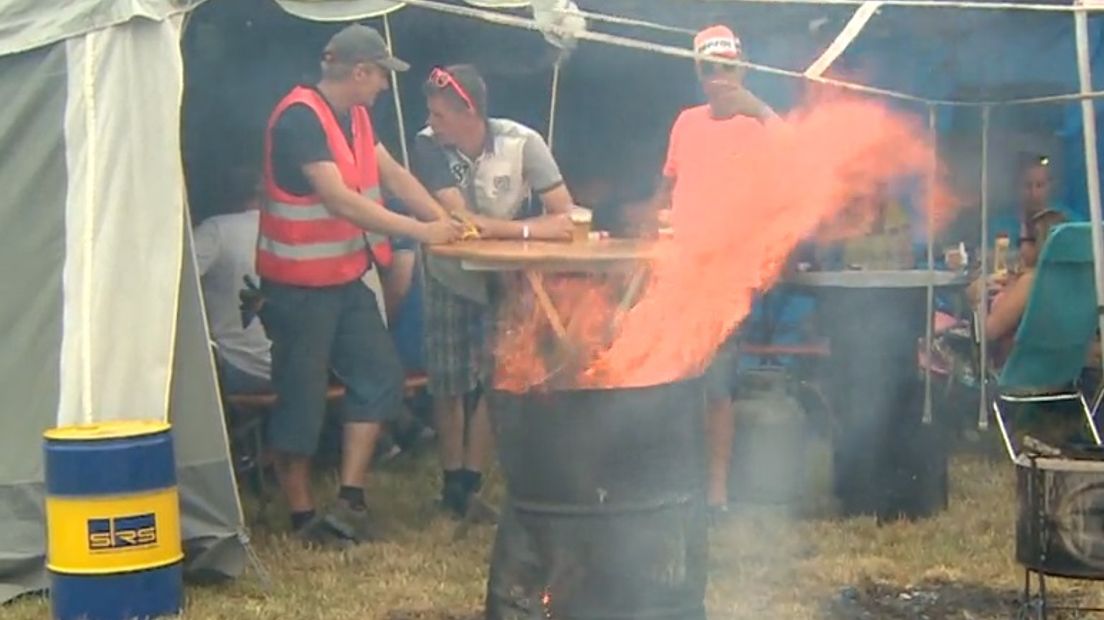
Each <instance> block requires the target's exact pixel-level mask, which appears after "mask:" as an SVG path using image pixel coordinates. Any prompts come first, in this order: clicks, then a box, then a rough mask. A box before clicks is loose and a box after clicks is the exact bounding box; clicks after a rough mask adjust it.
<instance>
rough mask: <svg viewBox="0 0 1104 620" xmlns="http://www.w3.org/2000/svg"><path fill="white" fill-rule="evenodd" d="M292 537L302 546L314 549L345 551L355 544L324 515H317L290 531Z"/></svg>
mask: <svg viewBox="0 0 1104 620" xmlns="http://www.w3.org/2000/svg"><path fill="white" fill-rule="evenodd" d="M292 538H294V539H296V540H298V541H299V542H300V543H302V544H303V546H304V547H306V548H308V549H312V550H315V551H345V550H347V549H351V548H352V547H354V546H355V545H356V541H355V540H353V539H352V538H351V537H349V536H348V535H347V534H346V533H345V532H344V531H343V530H342V529H341V528H340V527H334V524H333V523H332V522H331V521H330V520H329V519H328V518H327V517H325V516H322V515H319V516H316V517H314V518H313V519H311V520H310V521H308V522H306V523H305V524H303V526H302V527H300V528H299V529H297V530H295V531H294V532H292Z"/></svg>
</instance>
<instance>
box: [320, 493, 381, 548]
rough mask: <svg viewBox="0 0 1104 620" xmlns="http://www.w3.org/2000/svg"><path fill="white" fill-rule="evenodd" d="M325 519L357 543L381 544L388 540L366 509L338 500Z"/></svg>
mask: <svg viewBox="0 0 1104 620" xmlns="http://www.w3.org/2000/svg"><path fill="white" fill-rule="evenodd" d="M323 519H324V520H325V521H326V523H327V524H329V525H330V527H332V528H333V529H335V530H336V531H338V532H340V533H341V534H342V535H343V536H345V537H346V538H349V539H351V540H353V541H355V542H360V543H366V542H380V541H382V540H384V539H385V538H386V535H385V533H384V531H383V529H382V528H380V527H379V525H378V523H377V522H376V520H375V519H374V518H373V517H372V515H371V514H369V512H368V511H367V510H366V509H364V508H359V509H358V508H353V507H352V506H350V505H349V503H348V502H346V501H345V500H342V499H338V500H337V501H336V502H335V503H334V505H333V507H332V508H330V510H329V511H327V512H326V514H325V516H324V517H323Z"/></svg>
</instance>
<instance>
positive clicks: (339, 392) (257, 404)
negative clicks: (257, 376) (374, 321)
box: [226, 374, 428, 411]
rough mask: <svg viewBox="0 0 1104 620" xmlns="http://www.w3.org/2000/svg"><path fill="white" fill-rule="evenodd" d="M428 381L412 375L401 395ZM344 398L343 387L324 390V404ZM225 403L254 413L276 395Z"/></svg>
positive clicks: (269, 404)
mask: <svg viewBox="0 0 1104 620" xmlns="http://www.w3.org/2000/svg"><path fill="white" fill-rule="evenodd" d="M426 383H428V379H427V378H426V376H425V375H423V374H414V375H409V376H407V377H406V381H405V382H404V383H403V393H404V395H405V396H406V397H407V398H409V397H411V396H413V395H414V394H416V393H417V392H418V391H419V390H421V389H423V388H425V386H426ZM343 396H345V386H343V385H340V384H335V385H331V386H330V387H329V388H328V389H327V390H326V402H333V401H336V400H338V399H340V398H341V397H343ZM226 402H227V404H229V405H230V406H231V407H233V408H234V409H242V410H249V411H256V410H260V409H269V408H271V407H272V406H273V405H275V404H276V394H275V393H274V392H265V393H263V394H231V395H229V396H227V397H226Z"/></svg>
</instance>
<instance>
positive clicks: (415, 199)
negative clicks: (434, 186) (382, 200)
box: [389, 168, 448, 222]
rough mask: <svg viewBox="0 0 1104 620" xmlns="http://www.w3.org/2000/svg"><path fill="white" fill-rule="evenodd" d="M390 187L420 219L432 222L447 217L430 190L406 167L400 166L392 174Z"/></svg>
mask: <svg viewBox="0 0 1104 620" xmlns="http://www.w3.org/2000/svg"><path fill="white" fill-rule="evenodd" d="M390 176H391V177H392V178H391V179H389V180H390V183H389V185H390V189H391V192H392V193H394V194H395V195H396V196H397V197H398V198H399V200H401V201H402V202H403V204H405V205H406V207H407V208H408V209H410V210H411V212H413V213H414V215H416V216H417V217H418V219H420V220H423V221H426V222H432V221H434V220H438V219H443V218H447V217H448V214H447V213H446V212H445V210H444V209H442V208H441V205H440V204H438V203H437V201H436V200H434V199H433V196H431V195H430V193H429V191H427V190H426V188H425V187H422V184H421V183H419V182H418V179H417V178H415V177H414V175H413V174H411V173H410V171H408V170H407V169H406V168H398V169H397V170H396V171H395V172H393V173H392V174H391V175H390Z"/></svg>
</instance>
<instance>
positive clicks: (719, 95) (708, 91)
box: [652, 25, 778, 520]
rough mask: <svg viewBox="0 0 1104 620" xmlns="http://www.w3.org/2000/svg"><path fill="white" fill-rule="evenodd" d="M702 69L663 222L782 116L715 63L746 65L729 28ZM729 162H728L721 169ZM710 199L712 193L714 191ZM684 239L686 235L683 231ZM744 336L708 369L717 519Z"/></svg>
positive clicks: (674, 142)
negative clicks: (701, 100)
mask: <svg viewBox="0 0 1104 620" xmlns="http://www.w3.org/2000/svg"><path fill="white" fill-rule="evenodd" d="M694 54H695V57H696V58H695V68H696V70H697V75H698V81H699V83H700V84H701V86H702V90H703V91H704V92H705V97H706V103H705V105H700V106H695V107H692V108H688V109H686V110H683V111H682V113H681V114H679V116H678V118H677V119H676V120H675V124H674V126H673V127H672V128H671V135H670V140H669V145H668V149H667V161H666V163H665V164H664V166H663V178H662V181H661V183H660V187H659V190H658V191H657V193H656V195H655V197H654V198H653V201H652V208H653V209H655V210H656V211H657V212H658V213H659V214H660V220H661V221H662V220H663V219H664V216H665V215H667V214H669V213H670V211H669V210H678V208H679V205H680V204H683V203H688V202H692V201H694V200H702V199H708V200H712V197H704V198H703V188H713V187H717V185H718V183H717V182H716V180H717V179H718V178H719V179H725V178H727V177H728V175H730V170H728V169H726V168H725V167H724V164H723V162H725V161H727V160H726V159H725V158H723V157H719V156H718V155H719V154H723V153H725V152H726V149H732V148H734V147H736V146H737V145H739V144H740V143H741V141H742V140H744V139H745V137H746V136H748V135H749V134H750V133H752V132H759V131H763V130H764V127H765V126H768V125H770V124H772V123H773V122H774V121H775V120H777V119H778V117H777V116H776V115H775V113H774V112H773V111H772V110H771V109H770V108H769V107H768V106H767V105H766V104H765V103H763V102H762V101H760V100H759V99H758V98H757V97H756V96H755V95H753V94H752V93H751V91H749V90H748V89H747V88H746V87H745V86H744V84H743V74H744V71H743V67H741V66H738V65H735V64H732V63H725V62H716V61H715V60H711V59H723V60H736V59H742V58H743V48H742V46H741V43H740V39H739V38H737V37H736V35H735V34H734V33H733V32H732V30H731V29H729V28H728V27H727V26H722V25H714V26H710V27H708V28H706V29H704V30H702V31H700V32H698V34H697V35H696V36H695V37H694ZM719 162H721V163H719ZM706 193H707V192H706ZM675 234H678V231H675ZM736 341H737V334H736V333H735V332H734V333H732V334H731V335H730V336H729V337H728V339H727V340H726V342H724V343H722V344H721V345H720V347H719V349H718V351H717V353H716V355H715V357H714V359H713V360H712V362H711V364H710V366H709V368H708V369H707V370H706V374H705V376H706V391H707V398H708V401H709V412H708V418H707V420H706V431H707V439H708V445H709V481H708V485H707V498H706V501H707V503H708V505H709V509H710V515H711V517H712V518H713V519H714V520H716V519H718V518H719V517H722V516H723V515H724V514H726V513H727V511H728V468H729V461H730V460H731V456H732V441H733V434H734V432H735V428H734V427H735V418H734V417H733V412H732V396H733V387H732V383H733V379H734V377H733V375H734V374H735V371H736V362H737V352H736Z"/></svg>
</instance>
